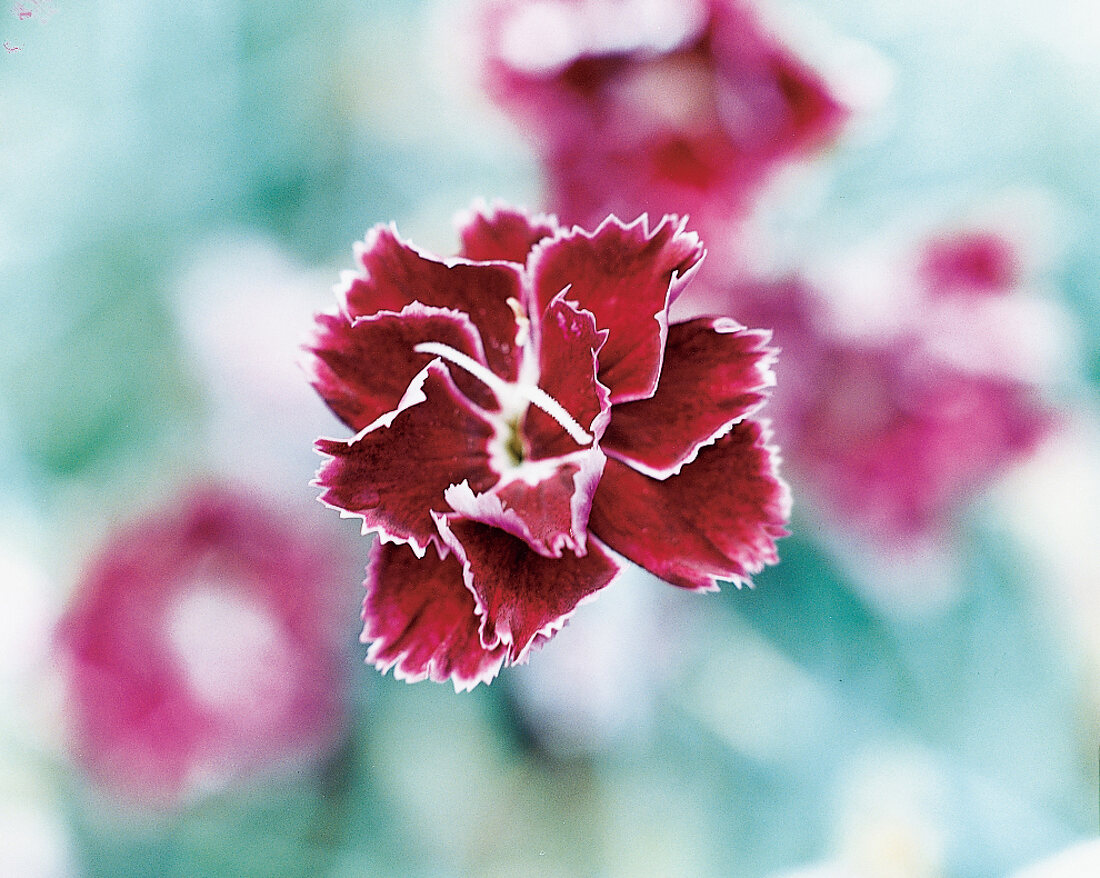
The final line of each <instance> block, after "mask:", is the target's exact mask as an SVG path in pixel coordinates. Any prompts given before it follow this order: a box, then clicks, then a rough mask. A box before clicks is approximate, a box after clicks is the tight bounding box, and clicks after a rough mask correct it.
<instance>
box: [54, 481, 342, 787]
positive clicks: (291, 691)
mask: <svg viewBox="0 0 1100 878" xmlns="http://www.w3.org/2000/svg"><path fill="white" fill-rule="evenodd" d="M328 548H329V547H326V546H324V545H323V544H321V543H318V542H317V541H314V540H309V539H307V538H305V537H304V536H303V535H302V534H300V533H299V532H297V531H296V530H295V529H294V527H293V526H292V525H290V524H289V523H288V522H286V521H284V520H282V519H281V518H280V517H278V516H277V515H275V514H274V512H273V511H272V510H271V509H269V508H267V507H266V506H264V505H262V504H260V503H258V502H257V501H255V500H253V499H246V498H244V497H242V496H241V494H240V492H238V491H234V490H230V489H227V488H221V487H213V486H211V487H203V488H199V489H195V490H193V491H192V492H191V493H190V494H188V495H187V496H184V497H182V498H180V499H178V500H176V501H175V502H173V503H172V504H171V505H170V506H169V507H167V508H165V509H164V510H162V511H160V512H158V513H156V514H151V515H147V516H145V517H143V518H142V519H140V520H139V521H137V522H134V523H133V524H131V525H129V526H128V527H125V528H123V529H120V530H119V531H118V532H117V533H115V534H114V535H113V537H111V538H110V540H109V541H108V542H107V543H106V545H105V546H104V547H103V549H102V551H101V552H100V553H99V555H98V556H97V557H96V558H95V559H94V560H93V562H92V563H91V565H90V566H89V568H88V570H87V573H86V575H85V577H84V579H83V581H82V583H81V584H80V588H79V590H78V592H77V594H76V596H75V599H74V602H73V605H72V606H71V608H70V609H69V611H68V613H67V614H66V615H65V616H64V618H63V619H62V620H61V622H60V624H59V627H58V631H57V644H58V651H59V659H60V660H59V666H60V668H61V670H62V674H63V676H64V682H65V690H66V711H67V722H68V725H69V728H68V730H67V731H68V733H69V737H70V739H71V748H72V753H73V756H74V758H75V759H76V761H77V762H78V763H79V764H80V765H81V766H82V767H83V768H84V769H85V770H86V771H87V772H88V773H89V774H90V775H91V776H92V778H93V779H94V780H96V781H97V782H98V783H99V784H100V785H101V786H102V787H104V788H105V789H107V790H109V791H111V792H114V793H116V794H118V795H120V796H121V797H122V798H124V799H126V800H130V801H133V802H135V803H141V804H144V805H148V806H153V807H171V806H175V805H179V804H183V803H185V802H187V801H188V800H191V799H193V798H195V797H197V796H200V795H202V794H206V793H210V792H214V791H217V790H219V789H221V788H224V787H226V786H228V785H231V784H233V783H236V782H240V781H242V780H245V779H247V778H250V777H253V776H258V775H266V774H271V773H278V772H280V771H285V770H290V769H292V768H293V767H295V766H299V765H301V764H303V763H310V762H314V761H316V760H317V759H319V758H321V757H323V756H324V755H325V754H326V753H327V752H328V751H329V750H330V748H331V747H332V746H333V745H334V744H335V743H336V742H337V740H338V739H339V737H340V735H341V734H342V732H343V724H344V715H345V706H344V689H345V685H344V684H345V677H346V672H345V660H346V658H347V655H348V650H347V648H346V647H347V644H346V641H345V639H344V635H345V629H344V627H343V617H344V613H345V612H346V606H345V605H344V600H343V598H344V596H345V592H344V590H343V589H342V588H341V587H340V579H339V575H340V574H339V566H338V565H336V564H334V562H333V560H332V558H333V553H331V552H329V551H328Z"/></svg>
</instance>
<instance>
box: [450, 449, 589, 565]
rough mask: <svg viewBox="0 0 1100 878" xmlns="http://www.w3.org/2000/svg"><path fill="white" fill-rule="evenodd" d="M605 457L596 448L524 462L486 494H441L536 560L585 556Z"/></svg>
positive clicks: (463, 490)
mask: <svg viewBox="0 0 1100 878" xmlns="http://www.w3.org/2000/svg"><path fill="white" fill-rule="evenodd" d="M605 460H606V458H605V457H604V455H603V452H602V451H600V449H599V448H598V447H593V448H589V449H587V450H585V451H578V452H575V453H574V454H572V455H569V456H568V457H561V458H557V459H555V460H545V461H537V462H531V463H525V464H523V465H522V466H520V467H517V468H516V469H515V471H514V472H513V473H512V474H510V477H511V480H510V481H502V482H501V483H500V484H499V485H497V486H496V487H494V488H493V489H492V490H491V491H488V492H486V493H484V494H474V492H473V491H472V490H471V489H470V486H469V485H467V484H465V483H463V484H461V485H455V486H454V487H452V488H449V489H448V490H447V493H446V498H447V502H448V503H449V504H450V506H451V508H452V509H453V510H454V511H455V512H458V513H461V514H462V515H463V516H465V517H466V518H469V519H472V520H474V521H480V522H482V523H483V524H488V525H492V526H493V527H499V528H500V529H502V530H505V531H507V532H508V533H510V534H512V535H513V536H515V537H519V538H520V539H521V540H524V541H525V542H526V543H527V544H528V545H529V546H530V547H531V548H532V549H534V550H535V551H536V552H538V553H539V554H540V555H546V556H548V557H553V558H560V557H561V555H562V553H563V551H565V550H567V549H568V550H569V551H571V552H573V553H574V554H576V555H583V554H584V553H585V552H586V551H587V527H588V514H589V512H590V511H591V509H592V497H593V496H594V495H595V493H596V486H597V485H598V484H599V481H600V475H601V474H602V473H603V467H604V462H605Z"/></svg>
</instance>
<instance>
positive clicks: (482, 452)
mask: <svg viewBox="0 0 1100 878" xmlns="http://www.w3.org/2000/svg"><path fill="white" fill-rule="evenodd" d="M494 436H495V430H494V428H493V425H492V424H491V423H490V422H489V421H487V420H486V419H485V417H483V415H482V414H481V413H480V412H479V411H478V410H477V409H476V408H474V407H473V406H472V405H471V404H470V403H469V402H468V401H467V400H466V399H465V397H463V396H462V394H461V393H459V391H458V389H457V388H456V387H455V385H454V382H453V381H452V380H451V377H450V374H449V373H448V372H447V369H446V367H445V366H444V365H443V364H442V363H441V362H439V361H433V362H432V363H431V364H429V365H428V366H427V368H425V369H424V370H423V371H422V372H421V373H420V374H419V375H418V376H417V377H416V379H415V380H414V381H413V383H412V384H411V385H410V387H409V390H408V392H407V393H406V394H405V398H404V399H402V400H401V404H400V406H399V408H398V409H397V411H395V412H393V413H392V414H391V415H388V416H386V418H384V419H383V420H382V421H380V422H379V423H378V424H377V425H376V426H374V427H373V428H372V429H369V430H367V431H365V432H363V433H361V434H360V435H358V436H356V437H355V438H353V439H352V440H350V441H348V442H341V441H337V440H334V439H319V440H317V449H318V450H319V451H320V452H322V453H323V454H327V455H329V456H330V457H331V458H332V459H331V460H328V461H326V462H325V463H324V464H323V465H322V466H321V469H320V470H319V472H318V473H317V479H316V480H315V482H314V484H316V485H319V486H320V487H322V488H324V491H323V492H322V493H321V500H322V501H323V502H324V503H326V504H328V505H329V506H332V507H334V508H336V509H340V510H342V511H343V512H344V513H346V514H349V515H357V516H359V517H361V518H362V519H363V530H364V532H368V531H378V532H380V533H381V534H382V535H383V537H384V538H388V539H391V540H395V541H398V542H408V543H410V544H411V545H412V546H413V547H414V549H415V550H416V551H417V554H421V555H422V554H423V553H424V549H425V548H426V547H427V545H428V543H429V542H437V537H436V529H435V524H434V522H433V521H432V517H431V513H432V511H433V510H434V511H439V512H445V511H447V505H446V501H445V500H444V498H443V492H444V491H445V490H446V489H447V488H448V486H450V485H452V484H454V483H456V482H461V481H463V480H465V481H467V482H469V483H470V485H471V487H473V488H474V489H475V490H477V491H484V490H487V489H488V488H489V487H491V486H492V485H493V484H495V483H496V481H497V474H496V473H495V472H494V471H493V469H492V467H491V466H490V463H489V461H490V456H491V448H490V446H491V442H492V440H493V438H494Z"/></svg>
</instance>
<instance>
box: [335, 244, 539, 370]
mask: <svg viewBox="0 0 1100 878" xmlns="http://www.w3.org/2000/svg"><path fill="white" fill-rule="evenodd" d="M357 253H358V256H359V261H360V262H361V263H362V266H363V271H362V272H361V273H359V274H354V275H351V277H350V278H349V279H348V281H347V287H346V289H345V290H344V293H343V303H344V310H345V311H346V312H347V315H348V317H349V318H355V317H364V316H369V315H371V314H375V313H377V312H378V311H400V310H401V309H402V308H404V307H405V306H406V305H409V304H411V303H413V302H421V303H422V304H424V305H429V306H431V307H435V308H453V309H455V310H458V311H462V312H463V313H465V314H468V315H469V316H470V319H471V320H472V321H473V323H474V325H475V326H476V327H477V328H478V331H479V332H480V333H481V338H482V341H484V343H485V354H486V357H487V359H488V363H489V366H490V367H491V368H492V370H493V371H494V372H496V373H497V374H498V375H500V377H502V378H504V379H506V380H509V381H511V380H514V379H515V377H516V374H517V372H518V370H519V360H520V355H519V350H518V348H517V346H516V331H517V329H518V325H517V323H516V317H515V312H514V311H513V309H512V306H511V305H510V304H509V299H511V300H514V301H516V302H522V301H523V293H522V291H521V288H522V284H521V280H520V269H519V267H518V266H514V265H506V264H504V263H499V262H498V263H490V264H473V263H469V262H463V261H461V260H457V261H454V262H450V263H445V262H441V261H440V260H438V259H435V258H432V257H430V256H427V255H425V254H422V253H420V252H419V251H418V250H416V249H415V248H414V247H413V246H412V245H411V244H407V243H405V242H404V241H401V240H399V239H398V237H397V233H396V231H394V229H393V228H392V227H389V226H376V227H375V228H373V229H372V230H371V231H370V232H369V233H368V234H367V237H366V241H365V242H364V243H363V244H361V245H359V247H358V248H357Z"/></svg>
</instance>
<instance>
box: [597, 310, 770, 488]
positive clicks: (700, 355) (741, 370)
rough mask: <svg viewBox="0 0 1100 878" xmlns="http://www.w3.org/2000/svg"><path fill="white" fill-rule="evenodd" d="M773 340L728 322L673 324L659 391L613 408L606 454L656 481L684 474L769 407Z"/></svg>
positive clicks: (605, 445)
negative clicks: (738, 425) (734, 428)
mask: <svg viewBox="0 0 1100 878" xmlns="http://www.w3.org/2000/svg"><path fill="white" fill-rule="evenodd" d="M770 337H771V336H770V333H767V332H761V331H759V330H750V329H746V328H745V327H744V326H741V324H739V323H737V322H736V321H734V320H730V319H729V318H725V317H720V318H700V319H698V320H691V321H689V322H687V323H678V324H674V325H673V326H670V327H669V330H668V345H667V346H666V348H665V362H664V366H663V367H662V369H661V380H660V383H659V384H658V385H657V392H656V393H655V394H654V395H653V396H652V397H650V398H649V399H641V400H637V401H635V402H627V403H623V404H622V405H617V406H615V407H614V408H613V409H612V411H611V424H610V425H609V426H608V428H607V432H606V433H605V434H604V438H603V441H602V444H603V447H604V450H605V451H606V452H607V453H608V454H609V455H611V456H612V457H615V458H617V459H619V460H622V461H624V462H625V463H628V464H630V465H631V466H632V467H634V468H635V469H638V470H641V471H642V472H644V473H647V474H648V475H651V476H653V477H654V478H658V479H664V478H668V477H669V476H670V475H672V474H674V473H676V472H678V471H679V469H680V468H681V467H682V466H683V465H684V464H685V463H687V462H689V461H691V460H693V459H694V458H695V455H696V454H697V453H698V451H699V448H700V447H701V446H703V445H706V444H708V443H710V442H713V441H714V439H715V438H716V437H717V436H720V435H721V434H723V433H725V432H726V431H727V430H728V429H729V428H730V426H731V425H732V424H733V423H735V422H736V421H739V420H740V419H741V418H744V417H745V416H746V415H749V414H752V412H754V411H756V410H757V409H758V408H759V407H760V406H761V405H762V404H763V403H764V400H765V398H766V390H767V388H769V387H771V386H772V385H774V384H775V376H774V374H773V373H772V371H771V364H772V362H773V360H774V357H775V351H774V350H773V349H772V348H769V347H768V346H767V343H768V341H769V340H770Z"/></svg>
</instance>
